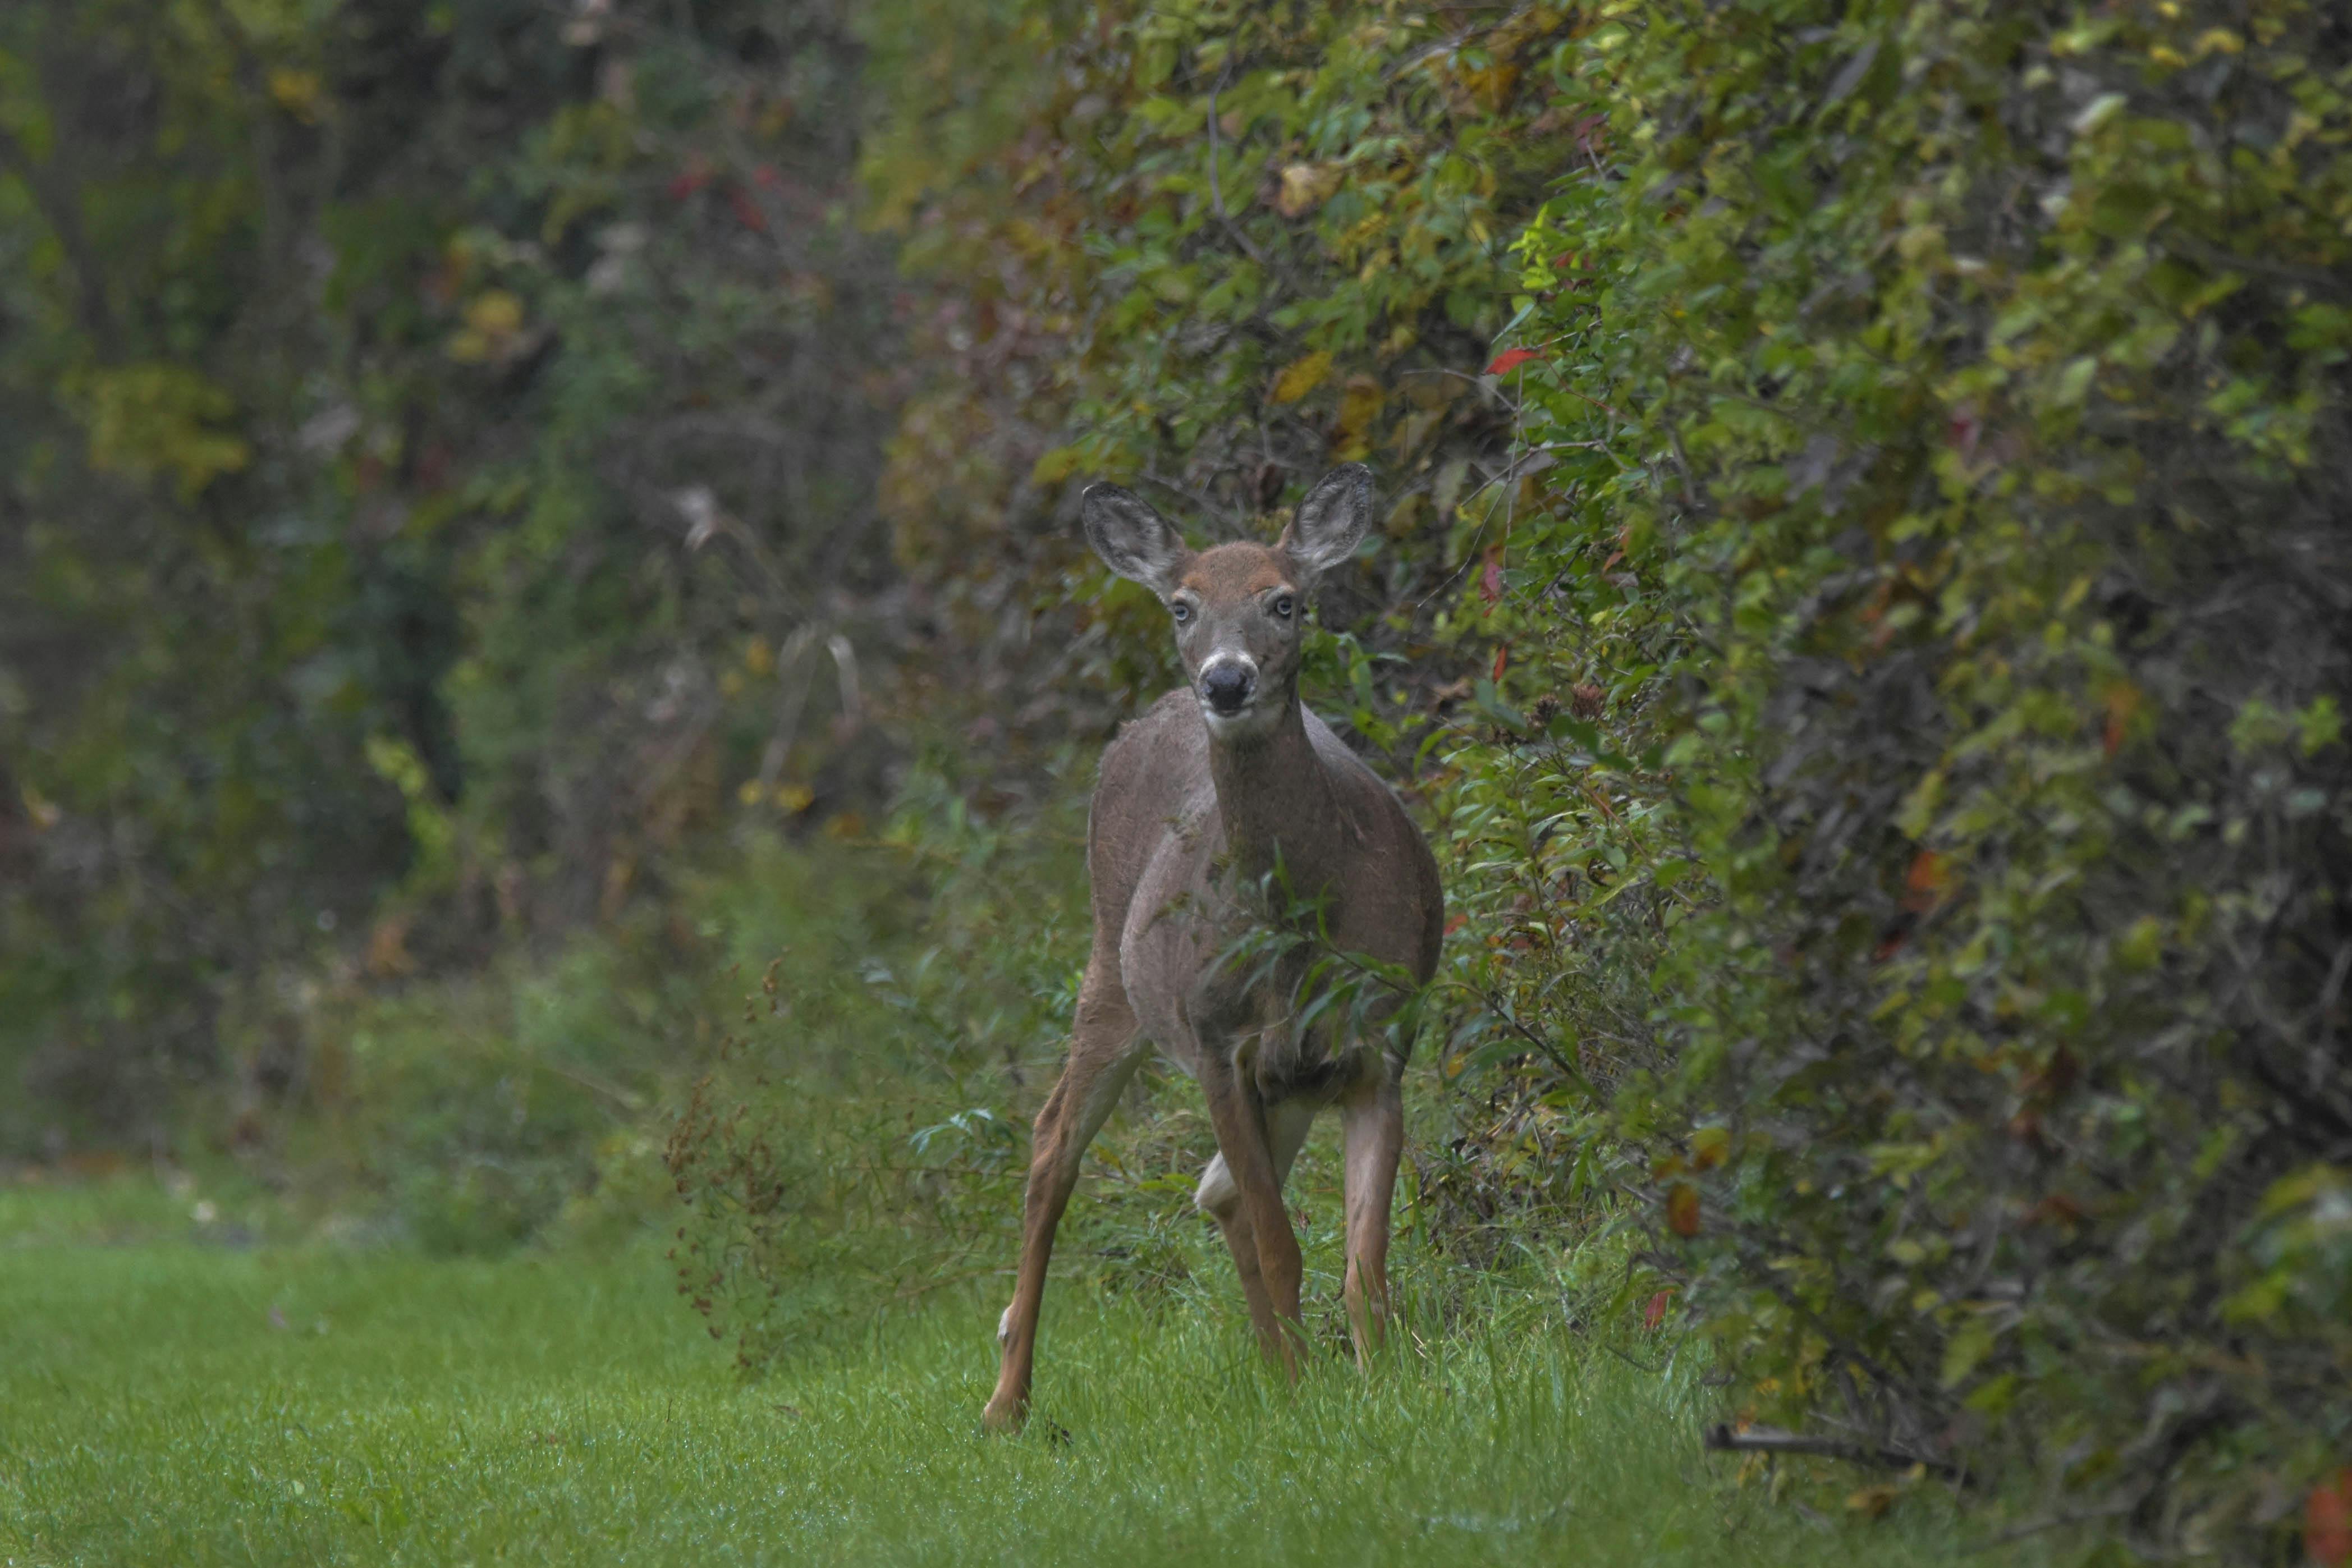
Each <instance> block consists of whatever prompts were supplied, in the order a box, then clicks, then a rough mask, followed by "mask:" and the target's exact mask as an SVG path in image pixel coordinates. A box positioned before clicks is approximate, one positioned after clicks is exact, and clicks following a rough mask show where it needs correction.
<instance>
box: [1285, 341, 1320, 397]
mask: <svg viewBox="0 0 2352 1568" xmlns="http://www.w3.org/2000/svg"><path fill="white" fill-rule="evenodd" d="M1330 374H1331V351H1330V350H1328V349H1317V350H1316V351H1315V352H1314V353H1311V354H1308V355H1307V357H1306V358H1304V359H1298V360H1293V361H1291V362H1290V363H1288V364H1286V365H1285V366H1283V367H1282V374H1279V375H1277V376H1276V377H1275V378H1274V401H1275V402H1276V403H1296V402H1297V401H1298V400H1299V399H1300V398H1302V397H1304V396H1306V395H1307V394H1308V393H1310V392H1312V391H1314V390H1315V389H1316V388H1317V387H1318V386H1320V385H1322V384H1323V383H1324V382H1325V381H1326V380H1327V379H1328V377H1329V376H1330Z"/></svg>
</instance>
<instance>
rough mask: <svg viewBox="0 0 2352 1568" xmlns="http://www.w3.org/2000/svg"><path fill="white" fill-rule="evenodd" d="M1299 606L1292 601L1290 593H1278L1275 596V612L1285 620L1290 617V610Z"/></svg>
mask: <svg viewBox="0 0 2352 1568" xmlns="http://www.w3.org/2000/svg"><path fill="white" fill-rule="evenodd" d="M1297 607H1298V606H1297V605H1296V604H1295V603H1293V602H1292V600H1291V597H1290V595H1287V594H1276V595H1275V596H1274V613H1275V615H1276V616H1278V617H1280V618H1281V619H1283V620H1288V619H1289V618H1290V612H1291V611H1293V610H1295V609H1297Z"/></svg>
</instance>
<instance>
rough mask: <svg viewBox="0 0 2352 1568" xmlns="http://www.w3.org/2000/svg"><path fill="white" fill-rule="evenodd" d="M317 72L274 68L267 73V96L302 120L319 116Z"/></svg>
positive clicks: (314, 119)
mask: <svg viewBox="0 0 2352 1568" xmlns="http://www.w3.org/2000/svg"><path fill="white" fill-rule="evenodd" d="M319 91H320V84H319V73H318V72H317V71H302V70H284V69H279V70H274V71H271V72H270V73H269V96H270V97H272V98H274V99H276V100H278V107H279V108H280V109H283V110H286V112H287V113H289V114H291V115H292V116H294V118H295V119H297V120H300V121H316V120H317V119H318V118H319Z"/></svg>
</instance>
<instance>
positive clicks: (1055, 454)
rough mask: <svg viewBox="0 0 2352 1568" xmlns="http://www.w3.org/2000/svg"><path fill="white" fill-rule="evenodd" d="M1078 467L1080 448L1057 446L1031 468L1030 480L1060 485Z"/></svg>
mask: <svg viewBox="0 0 2352 1568" xmlns="http://www.w3.org/2000/svg"><path fill="white" fill-rule="evenodd" d="M1077 469H1078V449H1077V448H1076V447H1055V448H1054V449H1053V450H1052V451H1050V452H1047V453H1045V454H1044V455H1043V456H1042V457H1040V458H1038V459H1037V462H1036V465H1035V466H1034V467H1033V468H1031V469H1030V470H1029V482H1030V483H1032V484H1035V485H1058V484H1060V483H1061V482H1062V481H1063V480H1064V479H1068V478H1069V477H1070V476H1071V475H1072V474H1074V473H1076V472H1077Z"/></svg>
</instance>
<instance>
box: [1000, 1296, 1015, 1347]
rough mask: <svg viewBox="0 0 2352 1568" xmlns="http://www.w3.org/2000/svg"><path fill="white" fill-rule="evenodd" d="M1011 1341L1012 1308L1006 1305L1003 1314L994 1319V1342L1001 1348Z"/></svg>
mask: <svg viewBox="0 0 2352 1568" xmlns="http://www.w3.org/2000/svg"><path fill="white" fill-rule="evenodd" d="M1012 1342H1013V1309H1012V1307H1011V1306H1010V1305H1008V1306H1006V1308H1005V1309H1004V1315H1003V1317H1001V1318H999V1319H997V1320H996V1343H997V1346H998V1348H1000V1349H1002V1348H1003V1346H1005V1345H1009V1344H1011V1343H1012Z"/></svg>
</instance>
